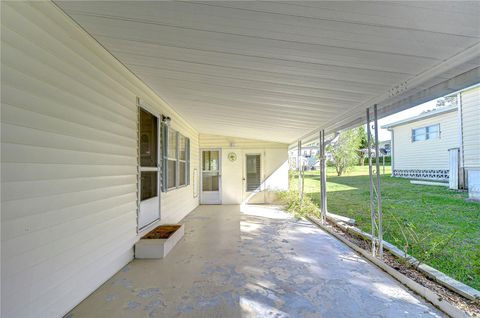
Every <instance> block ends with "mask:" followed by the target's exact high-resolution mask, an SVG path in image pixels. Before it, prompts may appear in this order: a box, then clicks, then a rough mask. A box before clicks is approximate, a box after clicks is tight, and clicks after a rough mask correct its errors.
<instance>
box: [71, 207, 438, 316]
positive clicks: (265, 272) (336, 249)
mask: <svg viewBox="0 0 480 318" xmlns="http://www.w3.org/2000/svg"><path fill="white" fill-rule="evenodd" d="M183 223H185V226H186V229H185V237H184V238H183V239H182V241H180V242H179V243H178V245H177V246H176V247H175V248H174V250H173V251H172V252H171V253H170V254H169V255H168V256H167V257H166V258H165V259H163V260H134V261H133V262H131V263H130V264H128V265H127V266H126V267H125V268H123V269H122V270H121V271H120V272H118V273H117V274H116V275H115V276H113V277H112V278H111V279H110V280H108V281H107V282H106V283H105V284H104V285H102V286H101V287H100V288H99V289H98V290H97V291H95V292H94V293H93V294H92V295H90V296H89V297H88V298H87V299H86V300H84V301H83V302H82V303H81V304H79V305H78V306H77V307H76V308H75V309H74V310H73V311H72V312H71V313H70V314H69V315H68V316H69V317H208V318H214V317H342V318H345V317H444V315H443V314H442V313H440V312H439V311H438V310H436V309H435V308H434V307H432V306H431V305H429V304H427V303H426V302H425V301H424V300H423V299H422V298H420V297H418V296H416V295H415V294H413V293H412V292H411V291H409V290H407V289H406V288H404V287H403V286H402V285H401V284H400V283H398V282H397V281H395V280H394V279H393V278H391V277H390V276H388V275H387V274H386V273H384V272H383V271H381V270H380V269H378V268H377V267H375V266H374V265H372V264H371V263H368V262H367V261H365V260H364V259H363V258H361V257H360V256H358V255H357V254H356V253H354V252H353V251H352V250H351V249H349V248H348V247H347V246H345V245H344V244H343V243H341V242H340V241H338V240H336V239H335V238H333V237H331V236H330V235H328V234H326V233H325V232H323V231H322V230H320V229H318V228H317V227H315V226H314V225H312V224H310V223H309V222H306V221H297V220H295V219H293V218H292V217H291V216H289V215H287V214H286V213H284V212H282V211H281V210H280V209H279V208H276V207H269V206H243V207H241V206H238V205H223V206H200V207H198V208H197V209H196V210H195V211H193V212H192V213H191V214H190V215H189V216H188V217H187V218H186V219H185V220H184V221H183Z"/></svg>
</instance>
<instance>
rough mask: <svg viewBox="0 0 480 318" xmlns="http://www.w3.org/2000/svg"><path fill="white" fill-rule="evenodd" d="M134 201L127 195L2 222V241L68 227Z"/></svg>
mask: <svg viewBox="0 0 480 318" xmlns="http://www.w3.org/2000/svg"><path fill="white" fill-rule="evenodd" d="M136 199H137V195H136V193H128V194H124V195H119V196H111V197H108V198H106V199H103V200H96V201H88V202H84V204H80V205H77V206H73V207H67V208H64V209H59V210H51V211H48V212H46V213H41V214H34V215H28V216H27V217H21V218H15V219H12V220H6V221H3V222H2V226H3V228H2V240H9V239H12V238H15V237H18V236H22V235H29V234H31V233H34V232H36V231H41V230H44V229H47V228H51V227H54V226H56V225H68V224H69V222H73V221H76V220H78V219H82V218H85V217H88V216H90V215H95V214H96V213H102V211H105V210H108V209H110V208H112V207H115V206H121V205H124V204H127V203H131V202H135V201H136Z"/></svg>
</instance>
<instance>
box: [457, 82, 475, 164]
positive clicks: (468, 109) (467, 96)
mask: <svg viewBox="0 0 480 318" xmlns="http://www.w3.org/2000/svg"><path fill="white" fill-rule="evenodd" d="M460 96H461V102H462V122H463V123H462V130H463V156H464V159H463V162H464V167H465V168H466V169H471V168H476V169H480V86H477V87H474V88H472V89H469V90H466V91H463V92H461V93H460Z"/></svg>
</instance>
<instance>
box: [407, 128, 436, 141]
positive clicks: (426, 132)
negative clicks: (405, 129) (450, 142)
mask: <svg viewBox="0 0 480 318" xmlns="http://www.w3.org/2000/svg"><path fill="white" fill-rule="evenodd" d="M438 138H440V124H435V125H430V126H426V127H421V128H415V129H412V142H415V141H422V140H430V139H438Z"/></svg>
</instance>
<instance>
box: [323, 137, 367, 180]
mask: <svg viewBox="0 0 480 318" xmlns="http://www.w3.org/2000/svg"><path fill="white" fill-rule="evenodd" d="M358 130H359V128H354V129H350V130H346V131H343V132H341V133H340V135H339V136H338V139H337V141H336V142H335V143H332V144H330V145H328V147H327V151H328V152H330V153H331V154H332V157H333V162H334V165H335V170H336V171H337V175H338V176H341V175H342V174H343V173H344V172H345V171H347V170H348V169H349V168H350V167H352V166H353V165H355V163H356V162H357V160H358V157H359V156H358V148H359V146H360V141H361V138H360V134H359V132H358Z"/></svg>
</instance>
